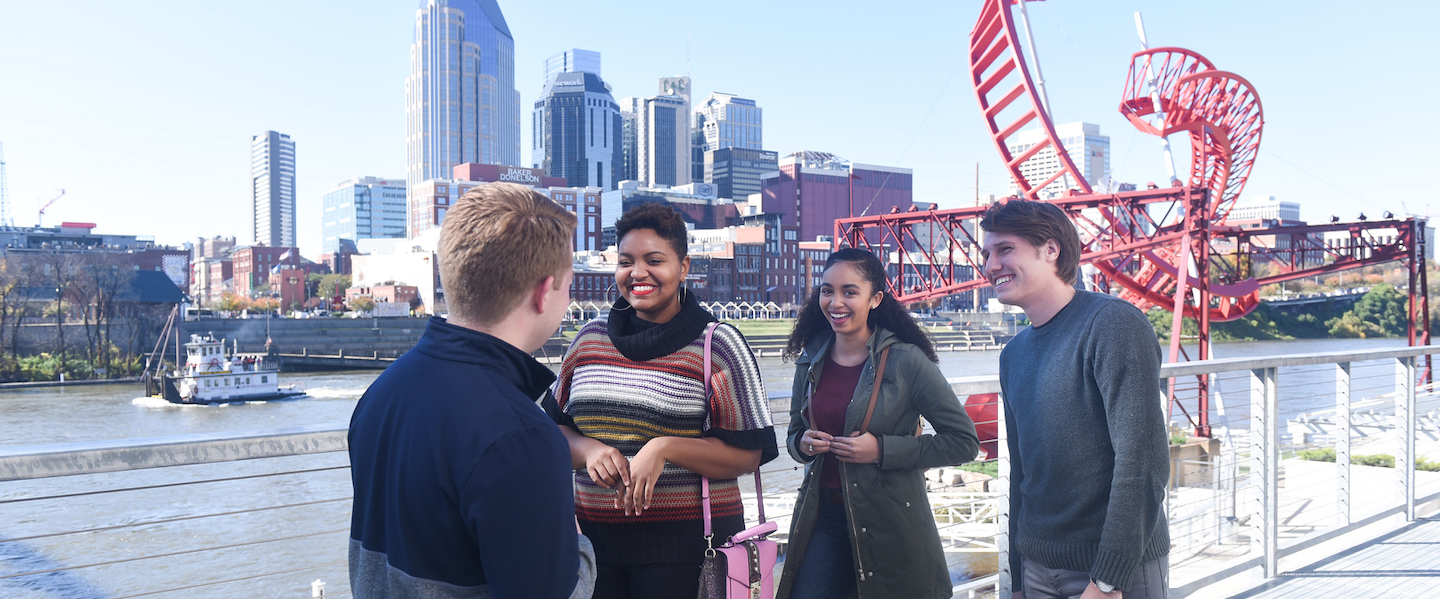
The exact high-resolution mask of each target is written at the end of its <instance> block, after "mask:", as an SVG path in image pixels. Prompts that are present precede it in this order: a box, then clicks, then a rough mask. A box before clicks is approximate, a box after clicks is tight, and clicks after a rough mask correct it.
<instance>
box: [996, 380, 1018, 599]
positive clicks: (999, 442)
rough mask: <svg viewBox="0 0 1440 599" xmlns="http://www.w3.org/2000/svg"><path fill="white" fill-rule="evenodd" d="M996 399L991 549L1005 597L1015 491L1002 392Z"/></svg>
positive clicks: (1009, 587) (1008, 583)
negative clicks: (995, 495)
mask: <svg viewBox="0 0 1440 599" xmlns="http://www.w3.org/2000/svg"><path fill="white" fill-rule="evenodd" d="M995 398H996V401H998V402H1000V405H999V406H996V410H995V465H996V467H997V469H998V471H997V472H996V473H995V482H996V486H997V487H998V488H997V489H996V491H998V492H999V493H1000V497H999V500H998V502H997V505H996V511H995V525H996V527H997V528H999V530H997V531H995V550H996V551H997V552H999V554H1000V561H999V571H998V578H999V579H998V581H997V583H996V585H995V593H996V597H1001V598H1004V599H1009V597H1010V593H1011V592H1012V589H1013V588H1014V581H1013V580H1012V579H1011V576H1012V573H1011V572H1010V493H1011V492H1012V491H1018V489H1015V487H1013V486H1011V484H1010V444H1009V442H1008V441H1007V438H1008V435H1006V434H1005V401H1006V400H1005V395H1004V394H996V396H995Z"/></svg>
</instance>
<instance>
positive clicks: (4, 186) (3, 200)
mask: <svg viewBox="0 0 1440 599" xmlns="http://www.w3.org/2000/svg"><path fill="white" fill-rule="evenodd" d="M0 226H5V227H13V226H15V221H13V220H11V219H10V185H9V180H8V179H7V178H6V177H5V144H0Z"/></svg>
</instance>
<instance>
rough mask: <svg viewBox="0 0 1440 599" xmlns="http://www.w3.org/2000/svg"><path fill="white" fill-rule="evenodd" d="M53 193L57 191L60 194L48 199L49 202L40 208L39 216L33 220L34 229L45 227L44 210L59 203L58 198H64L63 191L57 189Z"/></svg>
mask: <svg viewBox="0 0 1440 599" xmlns="http://www.w3.org/2000/svg"><path fill="white" fill-rule="evenodd" d="M55 191H58V192H60V193H59V194H56V196H55V197H53V198H50V201H48V202H45V205H44V206H41V207H40V216H38V217H36V218H35V226H36V227H43V226H45V209H46V208H49V207H50V205H51V204H54V203H55V202H58V201H60V198H63V197H65V190H63V189H57V190H55Z"/></svg>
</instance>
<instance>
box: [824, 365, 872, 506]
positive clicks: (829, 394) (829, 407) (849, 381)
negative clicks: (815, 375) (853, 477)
mask: <svg viewBox="0 0 1440 599" xmlns="http://www.w3.org/2000/svg"><path fill="white" fill-rule="evenodd" d="M864 369H865V363H864V362H861V363H860V364H859V365H857V366H841V365H839V364H837V363H835V360H833V359H831V358H830V357H829V356H828V355H827V356H826V358H825V370H823V371H821V372H820V384H819V385H817V386H816V387H815V392H814V393H813V394H811V396H810V410H811V412H810V415H811V418H814V420H815V421H814V423H813V424H814V425H815V426H817V427H819V430H822V431H825V432H827V433H830V434H831V435H834V436H836V437H843V436H845V435H848V434H850V431H847V430H845V410H846V408H849V407H850V398H852V397H854V396H855V386H856V385H858V384H859V383H860V372H861V371H862V370H864ZM820 488H822V489H839V488H840V460H838V459H836V458H835V456H834V455H831V456H829V457H827V458H826V459H825V465H824V467H823V468H822V469H821V470H820Z"/></svg>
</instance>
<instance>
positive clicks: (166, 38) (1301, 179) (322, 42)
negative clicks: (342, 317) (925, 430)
mask: <svg viewBox="0 0 1440 599" xmlns="http://www.w3.org/2000/svg"><path fill="white" fill-rule="evenodd" d="M584 6H586V5H584V4H581V3H566V2H557V3H551V4H547V5H545V6H529V5H525V4H523V3H509V2H506V3H502V4H501V5H500V8H501V10H503V11H504V16H505V20H506V21H507V23H508V25H509V27H510V29H511V31H512V32H513V33H514V36H515V63H517V64H516V66H517V67H518V68H517V70H516V73H515V87H516V89H517V90H518V91H519V93H520V96H521V98H520V101H521V103H524V104H530V103H533V102H534V101H535V100H536V99H537V98H538V92H539V90H540V89H541V88H542V86H543V82H542V81H541V77H542V76H543V71H542V69H540V68H539V65H543V64H544V59H545V58H546V57H548V56H553V55H555V54H556V53H559V52H563V51H565V50H566V49H570V48H584V49H587V50H592V51H596V52H600V53H602V54H604V55H605V56H606V69H605V73H606V77H605V79H606V81H607V82H609V83H611V84H612V86H613V89H614V91H613V93H614V95H615V96H617V97H620V96H630V95H633V96H640V97H645V96H649V95H651V94H653V93H654V92H653V91H652V90H653V89H654V82H655V80H656V78H658V77H663V76H671V75H683V74H685V73H686V72H687V71H688V73H689V75H690V76H691V78H692V81H693V82H694V86H695V89H694V92H693V93H692V98H703V97H705V96H706V94H708V93H710V92H712V91H719V92H728V93H734V94H737V95H739V96H742V97H745V98H753V99H755V100H756V101H757V102H759V103H760V104H761V105H763V106H765V108H766V112H767V114H766V117H767V118H766V121H767V122H766V123H765V124H766V127H765V128H766V131H765V138H766V139H765V146H766V149H769V150H774V151H777V152H779V153H780V154H781V155H787V154H790V153H792V152H796V151H802V150H820V151H827V152H834V153H836V154H839V155H842V156H845V157H847V158H850V159H853V160H856V161H859V162H863V163H872V164H889V165H895V166H899V167H905V168H910V169H913V171H914V174H915V176H914V184H915V192H914V198H915V201H916V202H917V203H927V202H932V201H933V202H937V203H939V204H940V205H941V206H942V207H956V206H963V205H969V204H970V203H971V202H972V201H973V195H974V193H973V191H974V186H975V180H976V172H975V164H976V162H979V163H980V172H979V179H980V190H979V191H980V194H981V195H985V194H992V193H993V194H1003V193H1005V190H1006V188H1007V186H1008V183H1009V181H1008V179H1007V178H1006V177H1005V175H1004V172H1003V169H1002V168H1001V166H1000V164H999V159H998V156H997V155H996V151H995V149H994V147H993V145H992V144H991V142H990V140H989V139H988V136H986V134H985V133H984V130H983V127H982V124H981V120H980V116H979V111H978V108H976V104H975V99H974V96H973V94H972V92H971V90H970V88H969V84H968V82H967V78H968V75H967V74H966V72H965V71H966V69H965V68H964V66H963V62H964V60H963V55H962V52H963V48H959V47H956V44H955V40H956V39H963V33H964V31H968V28H969V27H970V25H971V24H972V23H973V22H974V17H975V14H976V12H977V11H978V10H979V6H980V3H979V2H973V3H971V2H967V3H961V4H953V5H952V4H941V3H934V4H929V5H922V6H921V7H918V8H912V9H911V10H902V11H881V12H879V13H876V12H874V11H866V12H863V13H862V12H858V11H854V10H844V7H840V8H841V10H836V11H827V12H826V13H825V14H818V15H817V14H809V12H807V11H805V10H803V9H802V8H799V7H773V10H776V11H777V13H776V15H775V16H776V18H774V19H767V20H766V21H765V22H763V23H762V22H756V21H754V20H753V19H748V18H744V15H741V14H737V15H724V14H711V13H709V12H706V11H704V10H703V9H700V8H693V9H692V8H686V9H683V10H674V9H673V7H672V8H671V9H667V10H665V11H661V10H659V6H660V5H659V4H655V5H653V6H652V5H642V6H638V7H636V8H635V9H634V10H627V11H622V14H617V15H607V14H594V11H584V10H583V7H584ZM856 6H857V7H858V6H859V5H858V4H857V5H856ZM1029 8H1030V12H1031V22H1032V25H1033V27H1034V28H1035V37H1036V43H1037V44H1038V46H1039V52H1040V59H1041V63H1042V65H1043V66H1044V73H1045V76H1046V81H1047V87H1048V89H1049V96H1050V100H1051V104H1052V106H1053V111H1054V120H1055V121H1056V122H1061V123H1063V122H1072V121H1085V122H1092V123H1096V124H1098V125H1100V126H1101V129H1102V131H1104V132H1105V133H1106V134H1107V135H1108V136H1109V137H1110V138H1111V148H1112V159H1111V160H1112V167H1111V168H1112V172H1114V176H1115V179H1116V180H1117V181H1123V182H1133V183H1138V184H1141V185H1143V184H1144V183H1145V182H1147V181H1160V180H1162V179H1163V178H1164V168H1163V166H1162V165H1161V163H1160V158H1159V150H1158V143H1157V142H1156V140H1154V139H1153V138H1151V137H1149V136H1145V135H1140V134H1137V133H1136V132H1134V130H1133V127H1131V126H1130V125H1129V124H1128V123H1126V122H1125V121H1124V119H1123V117H1121V116H1120V115H1119V114H1118V112H1116V110H1115V104H1116V98H1117V96H1118V93H1119V89H1120V87H1121V85H1122V83H1123V72H1124V69H1125V67H1126V65H1127V64H1128V58H1129V54H1130V53H1131V52H1133V51H1135V50H1137V49H1138V41H1137V39H1136V36H1135V33H1134V25H1133V16H1132V13H1133V12H1134V11H1136V10H1139V11H1142V12H1144V15H1145V20H1146V25H1147V27H1148V33H1149V37H1150V41H1151V43H1152V44H1155V45H1175V46H1182V47H1188V48H1191V49H1194V50H1196V51H1198V52H1201V53H1202V54H1204V55H1206V56H1207V57H1209V58H1210V59H1211V60H1213V61H1214V62H1215V64H1216V66H1217V67H1218V68H1221V69H1224V70H1229V71H1233V72H1236V73H1238V74H1240V75H1241V76H1243V77H1245V78H1247V79H1248V80H1249V81H1251V83H1253V84H1254V86H1255V88H1256V89H1257V90H1258V92H1259V94H1260V96H1261V99H1262V101H1263V102H1264V103H1265V109H1266V111H1265V112H1266V121H1267V124H1266V131H1265V137H1264V140H1263V141H1262V143H1261V152H1260V155H1259V158H1258V160H1257V163H1256V170H1255V172H1254V175H1253V176H1252V178H1251V181H1250V184H1249V185H1248V186H1247V188H1246V191H1245V193H1246V195H1250V194H1265V195H1274V196H1277V197H1279V198H1281V199H1283V200H1286V201H1296V202H1299V203H1301V204H1302V205H1303V207H1304V208H1303V210H1304V213H1303V216H1304V217H1305V218H1306V219H1308V220H1322V219H1326V218H1327V217H1328V216H1329V215H1330V214H1336V215H1339V216H1341V217H1342V218H1343V219H1346V220H1349V219H1353V218H1355V217H1356V216H1357V215H1358V212H1360V211H1365V212H1367V213H1372V216H1373V215H1374V214H1378V213H1379V212H1382V211H1384V210H1392V211H1394V212H1396V213H1397V214H1398V213H1402V212H1406V211H1408V212H1411V213H1419V214H1422V215H1424V214H1425V213H1426V212H1427V210H1429V207H1428V206H1427V205H1426V196H1424V195H1422V193H1423V192H1422V188H1421V184H1420V183H1419V182H1417V181H1414V180H1413V179H1414V178H1413V177H1410V178H1407V177H1396V176H1394V175H1395V173H1415V172H1425V171H1424V168H1425V165H1424V163H1423V162H1421V161H1422V160H1423V156H1424V155H1425V152H1423V151H1421V150H1420V147H1419V143H1420V141H1419V140H1420V139H1423V138H1424V137H1425V136H1423V135H1418V136H1406V135H1399V136H1397V135H1393V134H1392V135H1387V136H1386V142H1385V144H1384V145H1383V146H1382V145H1381V144H1380V143H1379V140H1377V139H1375V138H1376V137H1377V134H1378V133H1379V132H1382V131H1383V132H1392V133H1393V132H1395V131H1422V132H1423V131H1433V130H1436V129H1437V117H1436V116H1435V115H1434V114H1432V113H1430V112H1429V111H1423V110H1420V111H1414V110H1398V111H1394V110H1391V111H1375V110H1373V109H1370V108H1368V107H1369V106H1371V105H1372V102H1371V101H1370V100H1369V98H1371V97H1372V96H1373V94H1374V92H1375V91H1376V90H1378V89H1383V88H1387V87H1392V86H1397V85H1400V84H1401V82H1402V81H1404V82H1405V86H1406V89H1407V91H1410V92H1411V93H1413V94H1415V95H1416V96H1418V97H1420V98H1424V97H1430V96H1431V95H1433V93H1434V92H1435V91H1436V90H1435V88H1436V85H1437V84H1436V82H1435V80H1434V78H1424V77H1422V78H1414V77H1412V76H1411V75H1412V74H1413V73H1423V72H1426V69H1429V68H1430V67H1428V66H1427V65H1425V63H1424V62H1422V61H1423V60H1424V59H1423V56H1425V55H1428V54H1430V52H1426V49H1427V48H1430V46H1431V45H1433V43H1432V42H1429V41H1428V40H1429V39H1430V38H1428V37H1427V34H1426V33H1425V30H1424V24H1426V23H1433V22H1436V21H1437V18H1440V8H1437V7H1436V6H1435V5H1433V4H1428V3H1419V2H1414V3H1401V4H1399V5H1395V6H1392V7H1391V10H1387V11H1385V14H1377V13H1378V12H1379V11H1374V10H1366V9H1364V7H1358V6H1349V5H1344V4H1340V3H1329V4H1321V5H1314V6H1307V8H1306V10H1305V11H1304V12H1303V13H1301V12H1295V11H1292V10H1285V9H1284V8H1279V7H1274V6H1251V5H1249V4H1247V3H1241V2H1219V3H1215V4H1213V5H1209V6H1207V7H1205V8H1204V9H1202V8H1200V7H1189V6H1175V5H1170V4H1167V3H1161V2H1155V1H1141V2H1085V3H1081V2H1061V1H1056V2H1042V3H1032V4H1031V5H1030V6H1029ZM60 10H63V9H62V8H61V7H59V6H50V5H44V4H40V5H24V6H15V7H8V8H6V9H4V12H5V13H6V14H5V16H6V17H7V18H4V19H0V56H3V57H6V58H9V60H0V142H3V143H4V144H5V158H6V161H7V163H8V173H7V174H8V177H9V188H10V200H11V213H12V214H13V215H14V219H15V221H16V224H18V225H28V224H31V223H33V222H34V220H35V208H37V198H40V197H51V196H53V195H54V193H53V192H52V190H55V189H61V188H63V189H66V191H67V194H66V196H65V197H64V198H63V199H62V200H61V201H60V202H57V203H56V204H55V205H54V206H51V207H50V208H49V209H47V211H46V221H47V222H51V223H54V222H61V221H66V220H70V221H84V222H96V223H97V224H99V230H100V231H104V232H113V233H131V234H140V235H153V236H155V237H156V239H157V240H158V241H160V242H162V243H172V244H178V243H181V242H183V241H186V240H189V239H191V238H194V237H200V236H203V237H210V236H214V235H226V236H232V235H233V236H236V237H239V238H242V239H243V238H246V237H249V235H248V232H247V231H245V230H243V229H244V227H245V225H247V224H248V221H249V220H250V219H249V218H247V217H246V212H248V211H249V209H250V205H249V198H248V197H247V195H248V193H249V191H248V189H246V187H247V185H246V183H245V182H244V181H243V180H242V179H240V178H239V173H240V172H241V168H242V167H239V164H241V161H243V160H246V158H248V157H246V156H243V155H241V154H240V152H241V151H243V150H240V149H239V148H243V147H244V146H243V145H241V144H242V143H243V141H242V140H244V139H246V138H247V137H248V136H249V135H252V134H253V133H254V132H255V131H264V130H278V131H285V132H287V133H289V134H290V135H292V136H293V137H294V138H295V139H298V140H301V141H302V142H303V144H304V145H305V152H304V154H303V155H302V156H300V157H299V159H298V163H299V164H298V169H299V170H300V171H301V174H300V177H299V179H298V182H297V193H296V196H297V197H296V200H297V204H298V206H297V210H298V215H297V217H298V223H297V226H298V235H299V245H300V247H301V248H302V251H303V252H304V253H305V254H306V255H311V256H313V255H315V254H316V253H318V250H319V246H320V233H321V226H320V225H321V218H320V210H321V196H322V195H323V193H324V191H325V190H326V189H329V188H331V187H333V186H334V185H335V184H337V183H338V182H340V181H343V180H345V179H349V178H352V177H357V176H366V175H386V174H389V173H394V172H397V170H398V169H399V168H402V167H403V166H404V164H405V149H404V148H405V142H404V135H405V125H404V121H405V117H404V103H405V101H404V79H405V77H406V73H408V65H409V47H410V44H411V43H412V41H413V39H412V37H413V31H414V15H415V10H416V3H414V2H402V3H372V4H363V3H362V4H361V5H357V7H356V10H353V11H343V14H341V13H337V12H336V11H333V10H325V9H321V8H316V7H292V6H289V5H282V4H280V3H273V2H258V3H253V4H247V5H243V6H241V5H236V6H202V7H192V8H187V9H186V10H183V11H182V10H175V8H174V7H169V8H167V5H164V4H160V5H126V6H114V5H108V4H104V3H94V4H87V3H84V2H82V3H81V8H80V9H79V10H65V12H64V13H63V15H62V14H61V13H60V12H59V11H60ZM281 14H283V15H285V16H286V18H285V19H281V20H280V21H283V23H280V24H279V25H274V23H273V21H276V20H277V19H275V17H276V15H281ZM569 14H574V15H580V14H583V15H585V17H584V18H566V17H565V15H569ZM862 14H863V15H864V16H863V17H862V16H861V15H862ZM637 15H641V16H638V17H637ZM917 17H923V18H917ZM188 19H204V20H208V21H214V22H225V23H228V24H229V26H227V27H223V28H218V29H206V28H195V27H191V26H189V25H188V24H187V20H188ZM56 21H64V22H66V23H67V24H69V25H70V26H71V31H70V33H71V35H69V36H64V37H57V36H50V35H46V34H45V33H44V32H43V30H41V28H36V27H31V26H27V25H26V23H39V22H56ZM262 24H263V26H261V25H262ZM272 25H274V27H275V29H274V31H273V32H270V33H267V35H270V36H272V37H271V38H267V39H270V40H271V41H273V42H274V43H267V44H255V43H253V41H251V40H248V38H247V34H246V33H245V32H247V31H255V30H264V29H266V28H269V27H271V26H272ZM636 27H643V28H644V29H645V31H646V32H647V35H646V36H631V35H626V34H625V33H624V32H625V31H628V30H631V29H634V28H636ZM742 28H743V30H746V31H753V32H754V35H755V36H757V39H760V40H765V39H785V40H786V43H785V45H784V46H783V47H782V46H776V45H774V44H768V43H761V44H753V45H746V44H736V43H734V41H733V39H734V38H733V37H727V38H726V39H720V38H717V37H716V36H714V35H711V33H710V32H712V31H732V30H741V29H742ZM956 30H959V32H960V33H956ZM637 37H643V38H645V39H631V38H637ZM687 37H688V39H689V43H688V50H687ZM861 38H866V39H869V40H870V41H873V42H875V43H867V44H860V45H857V44H854V43H852V42H849V41H840V40H846V39H850V40H853V39H861ZM1357 38H1376V39H1384V40H1385V42H1386V45H1385V48H1384V49H1380V48H1379V47H1376V46H1365V47H1366V48H1367V49H1364V50H1355V49H1351V48H1348V47H1345V46H1347V45H1346V44H1338V43H1335V42H1337V41H1339V40H1344V39H1357ZM861 46H863V47H865V48H871V47H874V48H882V50H880V51H870V50H862V49H860V47H861ZM177 47H179V48H195V49H197V51H195V52H178V53H177V52H174V51H173V50H174V49H175V48H177ZM799 47H804V48H808V49H809V50H807V51H808V52H813V53H814V55H815V56H816V57H817V58H811V59H806V60H801V61H795V60H792V59H791V56H790V54H791V52H792V51H791V50H789V49H790V48H799ZM657 48H663V50H661V51H657ZM1370 48H1373V49H1370ZM82 57H83V60H82V59H81V58H82ZM687 57H688V58H687ZM1382 58H1383V60H1382ZM176 72H186V73H187V76H186V77H184V78H177V77H174V73H176ZM857 82H863V85H859V84H857ZM357 86H358V87H357ZM97 90H99V91H97ZM261 90H264V91H261ZM357 90H358V91H357ZM521 129H522V133H523V137H524V139H523V140H522V142H521V145H522V146H523V145H525V144H529V143H530V139H529V131H528V127H522V128H521ZM1173 141H1174V140H1172V142H1173ZM1382 148H1383V149H1382ZM1176 154H1177V156H1180V157H1182V158H1177V164H1176V166H1177V167H1178V168H1180V169H1182V170H1183V169H1184V168H1185V164H1184V163H1183V156H1184V152H1183V151H1177V152H1176ZM522 166H523V165H522ZM197 203H198V204H199V205H201V206H204V210H202V211H199V213H198V214H194V212H195V211H193V210H186V208H190V207H194V206H195V205H196V204H197ZM1436 209H1440V206H1437V207H1436ZM157 222H165V223H166V224H165V225H164V228H161V226H160V225H157V224H156V223H157Z"/></svg>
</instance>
